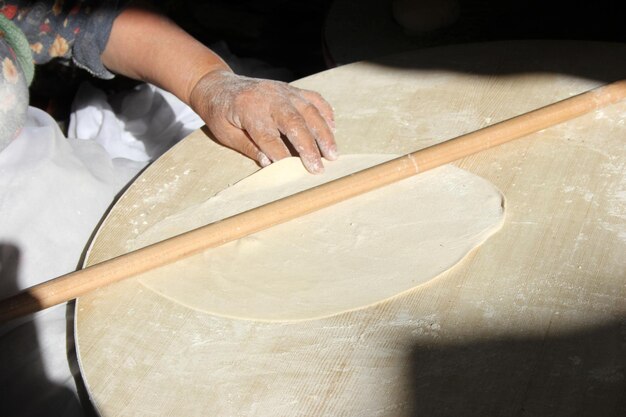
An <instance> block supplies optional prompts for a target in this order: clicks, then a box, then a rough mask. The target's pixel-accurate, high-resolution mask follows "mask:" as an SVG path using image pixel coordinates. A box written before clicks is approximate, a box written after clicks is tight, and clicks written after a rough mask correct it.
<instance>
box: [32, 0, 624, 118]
mask: <svg viewBox="0 0 626 417" xmlns="http://www.w3.org/2000/svg"><path fill="white" fill-rule="evenodd" d="M367 1H377V0H367ZM378 1H380V2H384V3H388V4H389V13H391V0H378ZM459 2H460V8H461V14H460V17H459V19H458V20H457V22H456V23H455V24H454V25H452V26H451V27H449V28H446V29H443V30H439V31H435V32H433V33H428V34H424V35H423V37H424V38H425V39H426V40H427V41H426V42H421V44H423V45H425V46H437V45H445V44H451V43H464V42H476V41H490V40H504V39H568V40H576V39H580V40H601V41H613V42H626V23H624V14H623V13H622V12H621V11H620V9H621V7H620V2H618V1H612V0H599V1H579V0H571V1H562V0H558V1H555V0H545V1H539V0H518V1H510V0H500V1H496V0H459ZM153 3H155V4H156V5H157V6H158V7H159V8H160V9H161V10H162V11H163V12H164V13H165V14H166V15H168V16H169V17H170V18H172V19H173V20H174V21H176V22H177V23H178V24H179V25H180V26H182V27H183V28H184V29H186V30H187V31H188V32H190V33H191V34H192V35H193V36H195V37H196V38H197V39H199V40H201V41H202V42H203V43H205V44H207V45H212V44H214V43H215V42H217V41H224V42H225V43H226V45H227V46H228V49H229V50H230V52H231V53H232V54H234V55H235V56H237V57H242V58H255V59H257V60H261V61H263V62H264V63H266V64H267V65H268V66H270V67H275V68H280V69H285V70H286V71H283V72H280V74H281V75H282V76H281V77H276V78H281V79H283V80H284V81H292V80H294V79H298V78H301V77H304V76H307V75H310V74H313V73H316V72H319V71H322V70H325V69H328V67H329V65H332V64H329V63H328V62H329V61H328V60H327V59H325V57H324V47H323V45H324V35H323V33H324V21H325V18H326V15H327V13H328V10H329V8H330V7H331V6H332V3H333V1H332V0H310V1H303V0H258V1H254V0H228V1H227V0H213V1H191V0H181V1H176V0H168V1H155V2H153ZM352 3H353V4H354V6H353V7H354V8H355V10H356V9H357V8H359V7H360V3H361V2H360V1H359V0H352ZM416 44H420V43H419V42H418V43H416ZM84 80H89V81H90V82H93V83H94V84H96V85H98V86H99V87H100V88H102V89H104V90H105V91H108V92H114V91H116V90H121V89H125V88H129V87H130V86H132V85H133V84H134V81H131V80H128V79H125V78H124V77H116V79H115V80H113V81H102V80H97V79H94V78H93V77H91V76H90V75H89V74H87V73H86V72H84V71H82V70H79V69H77V68H75V67H72V66H67V65H62V64H59V63H51V64H48V65H46V66H43V67H39V68H38V69H37V75H36V78H35V81H34V83H33V85H32V87H31V104H32V105H35V106H37V107H40V108H42V109H44V110H46V111H48V112H49V113H50V114H52V116H53V117H55V119H57V120H58V121H59V123H60V124H61V125H62V126H63V125H64V124H65V122H66V121H67V118H68V117H69V111H70V105H71V102H72V99H73V97H74V94H75V92H76V89H77V88H78V85H79V84H80V83H81V82H82V81H84Z"/></svg>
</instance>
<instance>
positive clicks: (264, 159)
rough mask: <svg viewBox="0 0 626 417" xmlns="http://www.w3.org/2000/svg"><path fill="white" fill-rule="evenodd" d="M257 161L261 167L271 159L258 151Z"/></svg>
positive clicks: (268, 163)
mask: <svg viewBox="0 0 626 417" xmlns="http://www.w3.org/2000/svg"><path fill="white" fill-rule="evenodd" d="M259 163H260V164H261V166H262V167H263V168H265V167H266V166H268V165H270V164H271V163H272V161H270V160H269V158H268V157H267V156H265V154H264V153H262V152H259Z"/></svg>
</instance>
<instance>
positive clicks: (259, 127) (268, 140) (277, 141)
mask: <svg viewBox="0 0 626 417" xmlns="http://www.w3.org/2000/svg"><path fill="white" fill-rule="evenodd" d="M271 126H272V121H271V119H270V120H269V121H268V122H262V121H261V122H257V123H255V124H253V125H252V126H246V131H247V133H248V135H249V136H250V138H251V139H252V141H253V142H254V143H255V144H256V146H258V147H259V149H260V150H261V152H263V153H264V154H265V155H266V156H267V157H268V158H269V159H270V160H271V161H272V162H276V161H278V160H280V159H283V158H287V157H288V156H290V154H289V149H287V146H286V145H285V143H284V142H283V141H282V139H281V137H280V132H279V131H278V129H275V128H272V127H271Z"/></svg>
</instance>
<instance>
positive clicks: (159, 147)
mask: <svg viewBox="0 0 626 417" xmlns="http://www.w3.org/2000/svg"><path fill="white" fill-rule="evenodd" d="M201 125H202V121H201V119H200V118H199V117H198V116H197V115H196V114H195V113H193V112H192V111H191V110H190V109H189V108H188V107H187V106H186V105H184V104H183V103H182V102H180V101H179V100H178V99H177V98H176V97H174V96H172V95H171V94H169V93H166V92H165V91H163V90H160V89H158V88H156V87H154V86H151V85H141V86H139V87H137V88H136V89H135V90H133V91H131V92H128V93H126V94H122V95H118V96H116V97H112V98H108V97H107V96H106V95H105V94H104V93H103V92H101V91H99V90H97V89H95V88H94V87H91V86H89V85H84V86H83V87H82V88H81V90H80V91H79V93H78V95H77V97H76V99H75V105H74V111H73V113H72V116H71V122H70V126H69V129H68V132H69V133H68V138H66V137H64V136H63V134H62V133H61V131H60V130H59V128H58V126H57V124H56V123H55V121H54V120H53V119H52V118H51V117H50V116H49V115H48V114H46V113H44V112H43V111H41V110H38V109H36V108H32V107H31V108H29V111H28V121H27V124H26V126H25V127H24V129H23V130H22V132H21V133H20V135H19V137H18V138H16V139H15V140H14V141H13V142H12V143H10V144H9V146H8V147H7V148H6V149H4V150H3V151H2V152H0V297H2V298H4V297H6V296H8V295H10V294H12V293H14V292H16V291H17V290H21V289H24V288H27V287H29V286H32V285H35V284H38V283H40V282H43V281H46V280H48V279H51V278H54V277H57V276H59V275H62V274H65V273H67V272H71V271H73V270H76V269H77V268H78V267H79V261H80V258H81V255H82V254H83V251H84V250H85V249H86V246H87V244H88V241H89V238H90V237H91V235H92V233H93V232H94V230H95V228H96V227H97V225H98V222H99V221H100V220H101V219H102V217H103V215H104V214H105V212H106V210H107V209H108V208H109V206H110V205H111V203H112V202H113V200H114V198H115V196H116V195H117V194H118V193H119V191H120V190H121V189H122V188H123V187H124V186H125V185H126V184H127V183H128V182H129V181H130V180H131V179H132V178H133V177H134V176H135V175H136V174H137V173H138V172H139V171H140V170H141V168H143V167H144V166H145V165H146V164H147V163H148V162H149V161H151V160H153V159H155V158H156V157H158V156H159V155H160V154H161V153H162V152H164V151H165V150H167V149H168V148H169V147H170V146H171V145H173V144H174V143H175V142H176V141H178V140H180V139H181V138H183V137H184V136H186V135H187V134H189V133H190V132H191V131H193V130H194V129H196V128H198V127H200V126H201ZM70 320H71V318H70ZM70 325H71V323H70ZM66 326H67V323H66V306H65V305H61V306H57V307H53V308H50V309H48V310H46V311H42V312H40V313H37V314H35V315H33V316H31V317H27V318H24V319H21V320H16V321H13V322H10V323H8V324H4V325H0V416H3V417H11V416H20V417H28V416H39V415H41V416H44V415H45V416H47V417H50V416H81V415H82V410H81V408H80V406H79V404H78V401H77V397H76V386H75V383H74V379H73V376H72V370H71V369H70V364H69V362H68V359H67V351H68V349H70V350H71V348H72V342H73V341H71V340H69V341H68V340H66ZM74 371H76V370H75V369H74Z"/></svg>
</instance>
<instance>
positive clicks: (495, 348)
mask: <svg viewBox="0 0 626 417" xmlns="http://www.w3.org/2000/svg"><path fill="white" fill-rule="evenodd" d="M410 366H411V369H412V371H411V381H410V382H409V383H410V385H411V388H410V390H409V392H410V394H409V395H410V396H411V397H410V398H409V399H408V402H409V404H410V405H411V406H412V411H413V412H412V414H409V415H412V416H415V417H418V416H419V417H439V416H440V417H453V416H454V417H457V416H464V417H474V416H476V417H479V416H480V417H484V416H526V415H528V416H536V417H561V416H604V417H612V416H614V417H617V416H623V415H624V412H625V411H626V375H625V374H626V320H624V319H622V320H617V321H615V322H613V323H610V324H606V325H604V326H601V327H597V328H594V329H588V330H584V331H580V332H575V333H570V334H566V335H562V336H558V337H551V336H546V337H537V338H521V337H520V338H515V337H511V338H505V339H495V340H485V341H484V342H482V341H479V342H475V343H472V344H465V345H458V346H455V345H449V346H432V345H430V346H429V345H424V346H419V345H418V346H415V347H414V349H413V351H412V354H411V364H410Z"/></svg>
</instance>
